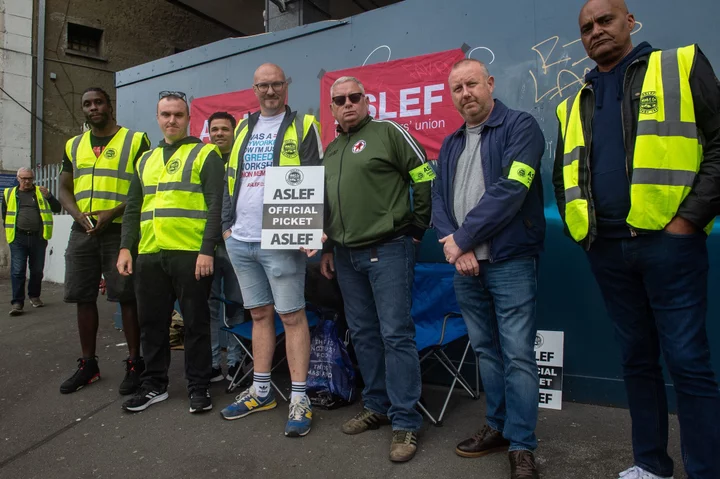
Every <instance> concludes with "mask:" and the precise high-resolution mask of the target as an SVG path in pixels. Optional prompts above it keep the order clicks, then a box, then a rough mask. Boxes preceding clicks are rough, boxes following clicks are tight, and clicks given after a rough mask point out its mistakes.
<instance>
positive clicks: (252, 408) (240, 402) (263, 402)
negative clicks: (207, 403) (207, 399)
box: [220, 386, 277, 421]
mask: <svg viewBox="0 0 720 479" xmlns="http://www.w3.org/2000/svg"><path fill="white" fill-rule="evenodd" d="M275 406H277V402H276V401H275V393H274V392H273V390H272V388H271V389H270V392H269V393H268V395H267V396H265V397H264V398H260V397H258V395H257V392H256V391H255V386H250V388H248V389H246V390H245V391H243V392H242V393H241V394H239V395H238V396H237V397H235V402H234V403H232V404H231V405H229V406H228V407H226V408H225V409H223V410H222V411H220V415H221V416H222V417H223V418H225V419H227V420H228V421H232V420H233V419H240V418H241V417H245V416H247V415H248V414H252V413H254V412H260V411H267V410H269V409H273V408H274V407H275Z"/></svg>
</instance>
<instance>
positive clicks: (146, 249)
mask: <svg viewBox="0 0 720 479" xmlns="http://www.w3.org/2000/svg"><path fill="white" fill-rule="evenodd" d="M213 151H214V152H216V153H217V154H218V155H220V151H219V150H218V149H217V147H216V146H215V145H210V144H208V145H206V144H204V143H192V144H187V145H181V146H180V147H179V148H178V149H177V150H176V151H175V153H173V155H172V157H171V158H170V159H169V160H168V162H167V164H165V163H164V162H163V148H155V149H154V150H151V151H148V152H147V153H145V154H144V155H143V156H142V157H141V158H140V160H139V161H138V164H137V172H138V177H139V178H140V182H141V183H142V186H143V203H142V209H141V210H140V211H141V212H140V245H139V247H138V253H139V254H149V253H157V252H158V251H160V250H170V251H200V246H201V244H202V239H203V234H204V232H205V223H206V221H207V205H206V204H205V197H204V196H203V192H202V183H201V181H200V172H201V171H202V168H203V165H204V164H205V160H206V159H207V156H208V155H209V154H210V153H211V152H213Z"/></svg>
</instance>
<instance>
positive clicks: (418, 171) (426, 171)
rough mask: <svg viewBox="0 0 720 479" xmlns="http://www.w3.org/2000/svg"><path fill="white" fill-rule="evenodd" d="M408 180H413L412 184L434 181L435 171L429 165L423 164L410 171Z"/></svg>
mask: <svg viewBox="0 0 720 479" xmlns="http://www.w3.org/2000/svg"><path fill="white" fill-rule="evenodd" d="M410 178H411V179H412V180H413V183H424V182H426V181H432V180H434V179H435V171H434V170H433V169H432V166H430V163H423V164H422V165H420V166H418V167H417V168H414V169H412V170H410Z"/></svg>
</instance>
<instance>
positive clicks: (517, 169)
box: [508, 161, 535, 189]
mask: <svg viewBox="0 0 720 479" xmlns="http://www.w3.org/2000/svg"><path fill="white" fill-rule="evenodd" d="M533 178H535V169H534V168H533V167H531V166H529V165H526V164H525V163H521V162H519V161H513V162H512V165H510V173H508V179H509V180H515V181H519V182H520V183H522V184H523V185H525V187H526V188H527V189H530V184H531V183H532V180H533Z"/></svg>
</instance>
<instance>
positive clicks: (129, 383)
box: [119, 358, 145, 396]
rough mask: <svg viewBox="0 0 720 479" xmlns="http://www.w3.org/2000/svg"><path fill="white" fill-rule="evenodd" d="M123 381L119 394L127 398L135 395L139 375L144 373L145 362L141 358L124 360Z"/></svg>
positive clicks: (138, 385) (138, 383) (138, 384)
mask: <svg viewBox="0 0 720 479" xmlns="http://www.w3.org/2000/svg"><path fill="white" fill-rule="evenodd" d="M124 363H125V379H123V381H122V382H121V383H120V389H119V391H120V394H122V395H123V396H127V395H128V394H135V392H136V391H137V390H138V388H139V387H140V375H141V374H142V373H143V371H145V361H143V359H142V358H138V359H130V358H127V359H126V360H124Z"/></svg>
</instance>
